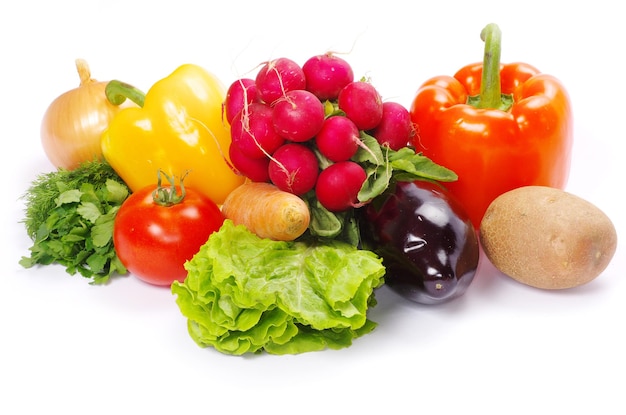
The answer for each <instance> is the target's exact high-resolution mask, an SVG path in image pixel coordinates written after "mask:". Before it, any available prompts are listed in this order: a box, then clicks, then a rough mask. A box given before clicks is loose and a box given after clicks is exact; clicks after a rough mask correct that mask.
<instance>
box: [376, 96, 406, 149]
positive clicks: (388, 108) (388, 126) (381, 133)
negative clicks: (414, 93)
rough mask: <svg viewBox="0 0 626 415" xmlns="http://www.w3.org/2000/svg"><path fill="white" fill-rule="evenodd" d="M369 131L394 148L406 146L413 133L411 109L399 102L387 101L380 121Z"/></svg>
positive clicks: (380, 141) (382, 142)
mask: <svg viewBox="0 0 626 415" xmlns="http://www.w3.org/2000/svg"><path fill="white" fill-rule="evenodd" d="M369 133H370V135H372V136H373V137H375V138H376V140H378V142H379V143H380V144H381V145H387V146H389V148H390V149H392V150H399V149H401V148H403V147H406V146H407V145H408V144H409V141H410V140H411V134H412V133H413V124H412V122H411V115H410V114H409V110H407V109H406V108H405V107H404V106H403V105H401V104H398V103H397V102H385V103H384V104H383V116H382V119H381V121H380V123H379V124H378V125H377V126H376V127H375V128H374V129H373V130H371V131H370V132H369Z"/></svg>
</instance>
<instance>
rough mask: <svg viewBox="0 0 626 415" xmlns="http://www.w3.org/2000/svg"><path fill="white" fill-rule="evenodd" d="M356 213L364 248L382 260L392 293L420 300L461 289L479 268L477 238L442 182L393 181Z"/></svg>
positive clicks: (437, 299)
mask: <svg viewBox="0 0 626 415" xmlns="http://www.w3.org/2000/svg"><path fill="white" fill-rule="evenodd" d="M360 211H361V215H362V217H361V219H360V225H361V238H362V244H363V247H364V248H365V249H369V250H371V251H374V252H376V253H377V254H378V255H379V256H380V257H381V258H382V259H383V264H384V265H385V267H386V274H385V283H386V285H387V286H389V287H390V288H391V289H392V290H393V291H395V292H397V293H398V294H399V295H401V296H403V297H405V298H407V299H409V300H411V301H414V302H417V303H421V304H440V303H444V302H447V301H450V300H452V299H454V298H457V297H459V296H461V295H462V294H464V293H465V291H466V290H467V288H468V286H469V285H470V283H471V282H472V280H473V279H474V275H475V273H476V270H477V268H478V261H479V255H480V249H479V242H478V236H477V232H476V230H475V229H474V226H473V225H472V222H471V221H470V219H469V217H468V215H467V213H466V212H465V210H464V209H463V207H462V206H461V205H459V203H458V202H457V201H456V200H455V199H454V198H453V197H452V196H451V195H450V194H449V193H448V192H447V191H446V190H445V189H444V188H443V187H442V186H440V185H438V184H435V183H430V182H426V181H416V182H397V183H395V185H394V188H393V189H390V191H389V192H388V194H385V195H381V196H379V198H377V199H376V200H374V201H373V202H372V203H370V204H369V205H367V206H366V207H364V208H363V209H360Z"/></svg>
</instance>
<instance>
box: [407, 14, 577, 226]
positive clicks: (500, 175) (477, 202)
mask: <svg viewBox="0 0 626 415" xmlns="http://www.w3.org/2000/svg"><path fill="white" fill-rule="evenodd" d="M481 38H482V40H483V41H484V42H485V54H484V60H483V62H482V63H475V64H471V65H468V66H465V67H463V68H462V69H460V70H459V71H458V72H457V73H456V74H455V75H454V77H452V76H445V75H444V76H437V77H434V78H431V79H429V80H427V81H426V82H425V83H424V84H423V85H422V86H421V87H420V88H419V89H418V91H417V93H416V95H415V97H414V99H413V102H412V104H411V108H410V113H411V118H412V121H413V123H414V124H415V127H416V130H417V134H416V135H415V138H414V141H413V145H414V146H415V148H416V151H419V152H422V153H423V154H424V155H425V156H427V157H429V158H431V159H432V160H433V161H435V162H436V163H439V164H441V165H443V166H445V167H447V168H449V169H451V170H453V171H454V172H456V174H457V175H458V177H459V178H458V180H457V181H456V182H451V183H446V186H447V187H448V189H449V191H450V193H452V194H453V195H454V196H455V197H456V198H457V199H458V200H459V201H460V202H461V203H462V204H463V205H464V206H465V208H466V210H467V213H468V214H469V216H470V218H471V219H472V222H473V224H474V226H475V227H476V228H478V227H479V226H480V221H481V220H482V217H483V215H484V213H485V211H486V210H487V207H488V206H489V204H490V203H491V202H492V201H493V200H494V199H495V198H496V197H497V196H499V195H500V194H502V193H504V192H506V191H508V190H512V189H514V188H517V187H521V186H525V185H544V186H551V187H556V188H561V189H562V188H564V187H565V185H566V183H567V179H568V176H569V170H570V163H571V151H572V141H573V121H572V109H571V103H570V99H569V96H568V94H567V91H566V90H565V88H564V87H563V85H562V84H561V83H560V82H559V80H557V79H556V78H555V77H553V76H550V75H547V74H543V73H540V72H539V70H537V69H536V68H534V67H532V66H530V65H528V64H525V63H511V64H501V63H500V52H501V33H500V29H499V28H498V26H497V25H495V24H490V25H487V26H486V27H485V28H484V29H483V31H482V33H481Z"/></svg>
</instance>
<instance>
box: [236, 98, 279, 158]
mask: <svg viewBox="0 0 626 415" xmlns="http://www.w3.org/2000/svg"><path fill="white" fill-rule="evenodd" d="M272 113H273V110H272V108H270V107H269V106H267V105H266V104H263V103H260V102H253V103H251V104H249V105H248V106H245V107H244V108H243V109H242V110H241V111H239V112H238V113H237V115H235V117H234V118H233V123H232V125H231V128H230V136H231V139H232V142H233V143H235V144H236V145H237V148H239V150H241V152H242V153H243V154H245V155H246V156H247V157H251V158H263V157H267V156H268V155H270V154H272V153H273V152H274V151H275V150H276V149H277V148H278V147H280V146H281V145H282V144H283V143H284V142H285V139H284V138H283V137H281V136H280V135H279V134H278V133H277V132H276V130H275V129H274V122H273V121H272Z"/></svg>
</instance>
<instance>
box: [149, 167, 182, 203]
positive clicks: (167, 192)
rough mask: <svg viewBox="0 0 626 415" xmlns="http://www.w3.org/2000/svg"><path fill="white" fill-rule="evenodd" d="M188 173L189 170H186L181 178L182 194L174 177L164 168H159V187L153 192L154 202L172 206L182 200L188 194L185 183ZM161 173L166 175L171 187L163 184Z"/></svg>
mask: <svg viewBox="0 0 626 415" xmlns="http://www.w3.org/2000/svg"><path fill="white" fill-rule="evenodd" d="M187 173H189V172H188V171H186V172H185V174H183V175H182V177H181V178H180V181H179V183H180V194H178V191H177V188H176V182H175V181H174V177H173V176H172V177H170V176H169V175H167V173H165V172H164V171H163V170H161V169H159V170H158V172H157V188H156V189H154V191H153V192H152V200H153V201H154V203H156V204H157V205H159V206H172V205H176V204H178V203H180V202H182V201H183V199H184V198H185V195H186V194H187V191H186V190H185V185H184V184H183V181H184V180H185V177H187ZM161 175H163V176H165V178H166V179H167V181H168V182H169V184H170V185H169V187H164V186H163V185H162V184H161Z"/></svg>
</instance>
